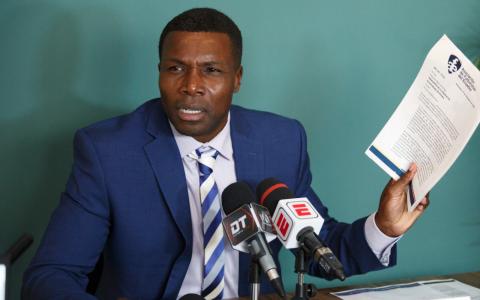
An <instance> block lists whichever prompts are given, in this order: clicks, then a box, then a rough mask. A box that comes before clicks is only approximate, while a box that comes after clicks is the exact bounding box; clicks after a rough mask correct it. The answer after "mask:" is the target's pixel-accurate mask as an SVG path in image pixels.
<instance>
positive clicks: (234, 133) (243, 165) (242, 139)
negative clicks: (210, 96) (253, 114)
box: [230, 106, 265, 191]
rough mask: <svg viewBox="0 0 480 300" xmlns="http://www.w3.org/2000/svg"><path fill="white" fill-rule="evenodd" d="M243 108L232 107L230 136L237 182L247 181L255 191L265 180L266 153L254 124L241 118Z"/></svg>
mask: <svg viewBox="0 0 480 300" xmlns="http://www.w3.org/2000/svg"><path fill="white" fill-rule="evenodd" d="M240 110H241V108H238V107H235V106H232V109H231V119H230V132H231V133H230V134H231V137H232V147H233V159H234V160H235V173H236V175H237V181H246V182H247V183H248V184H249V185H250V187H251V188H252V189H253V191H255V188H256V185H257V184H258V182H259V181H260V180H262V179H263V176H264V175H265V174H264V173H265V172H264V163H265V161H264V159H265V158H264V153H263V145H262V143H261V141H260V140H259V139H258V138H256V137H255V136H254V135H253V129H252V124H250V123H249V122H248V121H247V120H246V119H245V118H242V116H241V111H240Z"/></svg>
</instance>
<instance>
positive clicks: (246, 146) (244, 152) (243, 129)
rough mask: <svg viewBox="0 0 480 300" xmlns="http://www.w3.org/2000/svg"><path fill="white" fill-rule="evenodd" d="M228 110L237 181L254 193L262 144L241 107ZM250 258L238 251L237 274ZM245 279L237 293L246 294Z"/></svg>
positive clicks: (262, 175) (245, 270) (260, 176)
mask: <svg viewBox="0 0 480 300" xmlns="http://www.w3.org/2000/svg"><path fill="white" fill-rule="evenodd" d="M230 112H231V114H230V116H231V118H230V132H231V133H230V134H231V137H232V147H233V158H234V160H235V173H236V175H237V181H245V182H246V183H248V185H249V186H250V188H252V190H253V192H254V193H255V189H256V186H257V184H258V183H259V182H260V181H261V180H263V179H264V178H265V170H264V166H265V156H264V155H265V154H264V150H263V144H262V143H261V141H260V139H259V138H256V137H255V136H254V131H253V127H252V124H250V123H248V121H247V119H246V118H245V117H243V118H242V116H241V113H242V112H241V108H238V107H235V106H232V109H231V111H230ZM250 260H251V259H250V255H249V254H247V253H243V252H240V254H239V269H240V270H239V274H248V272H249V266H250ZM244 277H245V278H244ZM247 279H248V278H246V276H239V279H238V294H239V295H248V293H249V284H248V282H247Z"/></svg>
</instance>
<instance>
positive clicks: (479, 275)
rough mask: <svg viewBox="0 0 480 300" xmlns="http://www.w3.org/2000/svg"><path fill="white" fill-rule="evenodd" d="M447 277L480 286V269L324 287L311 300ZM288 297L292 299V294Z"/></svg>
mask: <svg viewBox="0 0 480 300" xmlns="http://www.w3.org/2000/svg"><path fill="white" fill-rule="evenodd" d="M446 278H452V279H456V280H458V281H460V282H463V283H466V284H468V285H471V286H474V287H477V288H480V271H479V272H470V273H460V274H451V275H438V276H422V277H415V278H406V279H401V280H393V281H385V282H380V283H374V284H362V285H350V286H342V287H334V288H324V289H319V290H318V292H317V295H316V296H315V297H313V298H310V299H311V300H338V299H339V298H338V297H336V296H333V295H330V293H332V292H339V291H344V290H349V289H353V288H360V287H375V286H382V285H389V284H398V283H406V282H412V281H418V280H432V279H446ZM288 298H289V299H290V298H291V295H290V297H288ZM240 299H242V300H243V299H249V298H240ZM260 299H262V300H278V299H280V297H278V296H277V295H265V296H261V297H260Z"/></svg>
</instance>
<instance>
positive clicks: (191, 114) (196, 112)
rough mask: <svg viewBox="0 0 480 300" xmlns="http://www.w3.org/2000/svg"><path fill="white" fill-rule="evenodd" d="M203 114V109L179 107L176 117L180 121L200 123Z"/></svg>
mask: <svg viewBox="0 0 480 300" xmlns="http://www.w3.org/2000/svg"><path fill="white" fill-rule="evenodd" d="M204 113H205V111H204V110H203V109H198V108H187V107H181V108H179V109H178V117H179V118H180V120H182V121H190V122H195V121H200V119H201V118H203V115H204Z"/></svg>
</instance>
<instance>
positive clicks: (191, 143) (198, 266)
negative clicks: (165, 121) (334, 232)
mask: <svg viewBox="0 0 480 300" xmlns="http://www.w3.org/2000/svg"><path fill="white" fill-rule="evenodd" d="M170 127H171V128H172V132H173V136H174V138H175V142H176V143H177V146H178V149H179V151H180V156H181V157H182V163H183V169H184V171H185V176H186V180H187V189H188V201H189V204H190V215H191V219H192V233H193V242H192V245H193V249H192V259H191V261H190V265H189V266H188V270H187V273H186V274H185V278H184V279H183V283H182V286H181V287H180V292H179V294H178V298H180V297H182V296H183V295H186V294H189V293H194V294H198V295H200V294H201V291H202V281H203V263H204V262H203V258H204V250H205V249H204V245H203V224H202V222H203V221H202V207H201V202H200V193H199V187H200V179H199V172H198V165H197V161H196V160H195V159H192V158H190V157H189V156H188V155H189V154H190V153H193V152H194V151H195V149H197V148H199V147H201V146H210V147H212V148H214V149H215V150H217V151H218V152H219V155H218V156H217V159H216V162H215V166H214V168H213V176H214V178H215V182H216V184H217V187H218V192H219V195H221V194H222V192H223V190H224V189H225V188H226V187H227V186H229V185H230V184H232V183H234V182H236V181H237V178H236V175H235V162H234V160H233V148H232V139H231V136H230V114H229V115H228V121H227V124H226V125H225V127H224V128H223V129H222V131H220V133H218V135H217V136H215V137H214V138H213V139H212V140H211V141H209V142H207V143H201V142H199V141H197V140H195V139H194V138H192V137H191V136H186V135H183V134H181V133H180V132H178V131H177V130H176V129H175V127H174V126H173V124H172V123H170ZM220 199H221V197H220ZM374 217H375V213H373V214H371V215H370V216H369V217H368V218H367V221H366V223H365V236H366V240H367V243H368V245H369V246H370V248H371V249H372V252H373V253H374V254H375V255H376V256H377V258H378V259H379V261H380V262H381V263H382V264H383V265H385V266H387V265H388V263H389V261H390V252H391V251H390V250H391V248H392V247H393V245H394V244H395V243H396V242H397V241H398V239H399V238H391V237H388V236H386V235H385V234H383V233H382V232H381V231H380V229H378V227H377V225H376V224H375V218H374ZM224 242H225V269H224V274H225V275H226V276H225V287H224V291H223V298H236V297H238V276H239V274H238V270H239V259H238V252H237V251H235V250H234V249H233V248H232V247H231V245H230V243H229V242H228V240H227V238H226V237H225V238H224ZM178 298H177V299H178Z"/></svg>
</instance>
